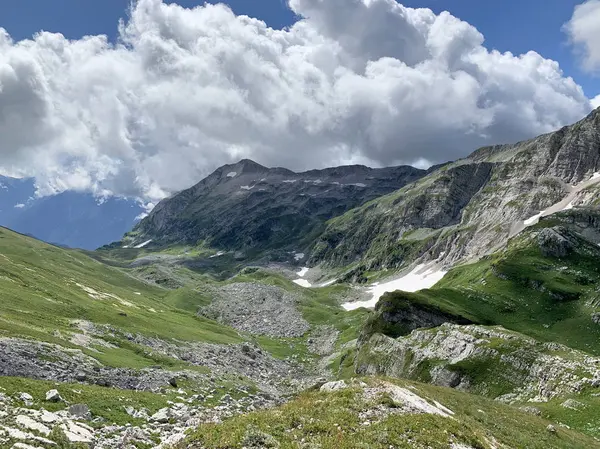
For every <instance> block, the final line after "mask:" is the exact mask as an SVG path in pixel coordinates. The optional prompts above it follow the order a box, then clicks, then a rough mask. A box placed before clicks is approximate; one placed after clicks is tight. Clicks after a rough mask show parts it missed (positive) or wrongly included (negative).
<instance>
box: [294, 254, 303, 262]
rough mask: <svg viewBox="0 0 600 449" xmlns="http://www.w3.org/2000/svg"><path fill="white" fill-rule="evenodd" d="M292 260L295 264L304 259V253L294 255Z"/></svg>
mask: <svg viewBox="0 0 600 449" xmlns="http://www.w3.org/2000/svg"><path fill="white" fill-rule="evenodd" d="M294 259H296V262H298V261H300V260H302V259H304V253H294Z"/></svg>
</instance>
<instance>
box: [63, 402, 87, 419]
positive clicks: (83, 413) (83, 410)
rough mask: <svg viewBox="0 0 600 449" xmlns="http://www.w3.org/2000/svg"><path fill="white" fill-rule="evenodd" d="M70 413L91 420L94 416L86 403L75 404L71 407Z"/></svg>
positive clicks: (78, 417)
mask: <svg viewBox="0 0 600 449" xmlns="http://www.w3.org/2000/svg"><path fill="white" fill-rule="evenodd" d="M69 414H70V415H71V416H73V417H74V418H77V419H83V420H85V421H87V420H90V419H91V418H92V414H91V413H90V409H89V407H88V406H87V405H85V404H74V405H72V406H70V407H69Z"/></svg>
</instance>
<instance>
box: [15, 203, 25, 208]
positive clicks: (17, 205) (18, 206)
mask: <svg viewBox="0 0 600 449" xmlns="http://www.w3.org/2000/svg"><path fill="white" fill-rule="evenodd" d="M24 207H25V205H24V204H23V203H19V204H15V209H23V208H24Z"/></svg>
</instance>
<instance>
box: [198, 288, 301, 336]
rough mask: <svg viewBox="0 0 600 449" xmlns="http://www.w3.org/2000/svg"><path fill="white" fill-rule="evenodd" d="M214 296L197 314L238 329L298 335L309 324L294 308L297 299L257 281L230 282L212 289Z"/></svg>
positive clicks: (270, 334) (271, 334)
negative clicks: (213, 299) (215, 297)
mask: <svg viewBox="0 0 600 449" xmlns="http://www.w3.org/2000/svg"><path fill="white" fill-rule="evenodd" d="M215 293H216V295H217V297H218V299H216V300H215V301H213V302H212V303H211V304H209V305H208V306H205V307H202V308H201V309H200V310H199V313H200V314H201V315H203V316H205V317H207V318H211V319H214V320H217V321H219V322H221V323H225V324H228V325H230V326H232V327H234V328H236V329H238V330H240V331H243V332H248V333H250V334H253V335H267V336H270V337H301V336H303V335H304V334H305V333H306V332H307V331H308V330H309V329H310V326H309V324H308V323H307V322H306V320H304V318H303V317H302V314H301V313H300V311H299V310H298V309H297V305H298V302H299V298H297V297H296V296H295V295H293V294H291V293H289V292H288V291H286V290H284V289H282V288H280V287H276V286H272V285H264V284H258V283H251V282H249V283H241V282H238V283H234V284H229V285H225V286H223V287H221V288H220V289H218V290H217V291H216V292H215Z"/></svg>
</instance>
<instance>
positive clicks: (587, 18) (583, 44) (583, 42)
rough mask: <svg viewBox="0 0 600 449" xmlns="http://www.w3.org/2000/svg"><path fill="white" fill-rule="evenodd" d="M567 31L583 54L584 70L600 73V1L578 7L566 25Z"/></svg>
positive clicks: (591, 1) (586, 2) (588, 2)
mask: <svg viewBox="0 0 600 449" xmlns="http://www.w3.org/2000/svg"><path fill="white" fill-rule="evenodd" d="M565 31H566V32H567V34H568V35H569V37H570V39H571V42H572V43H573V44H574V45H575V48H576V50H577V51H578V52H579V53H580V54H581V57H582V64H583V68H584V69H585V70H587V71H589V72H600V0H587V1H585V2H584V3H582V4H580V5H577V6H576V7H575V11H574V12H573V17H572V18H571V20H570V21H569V22H567V23H566V24H565Z"/></svg>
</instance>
